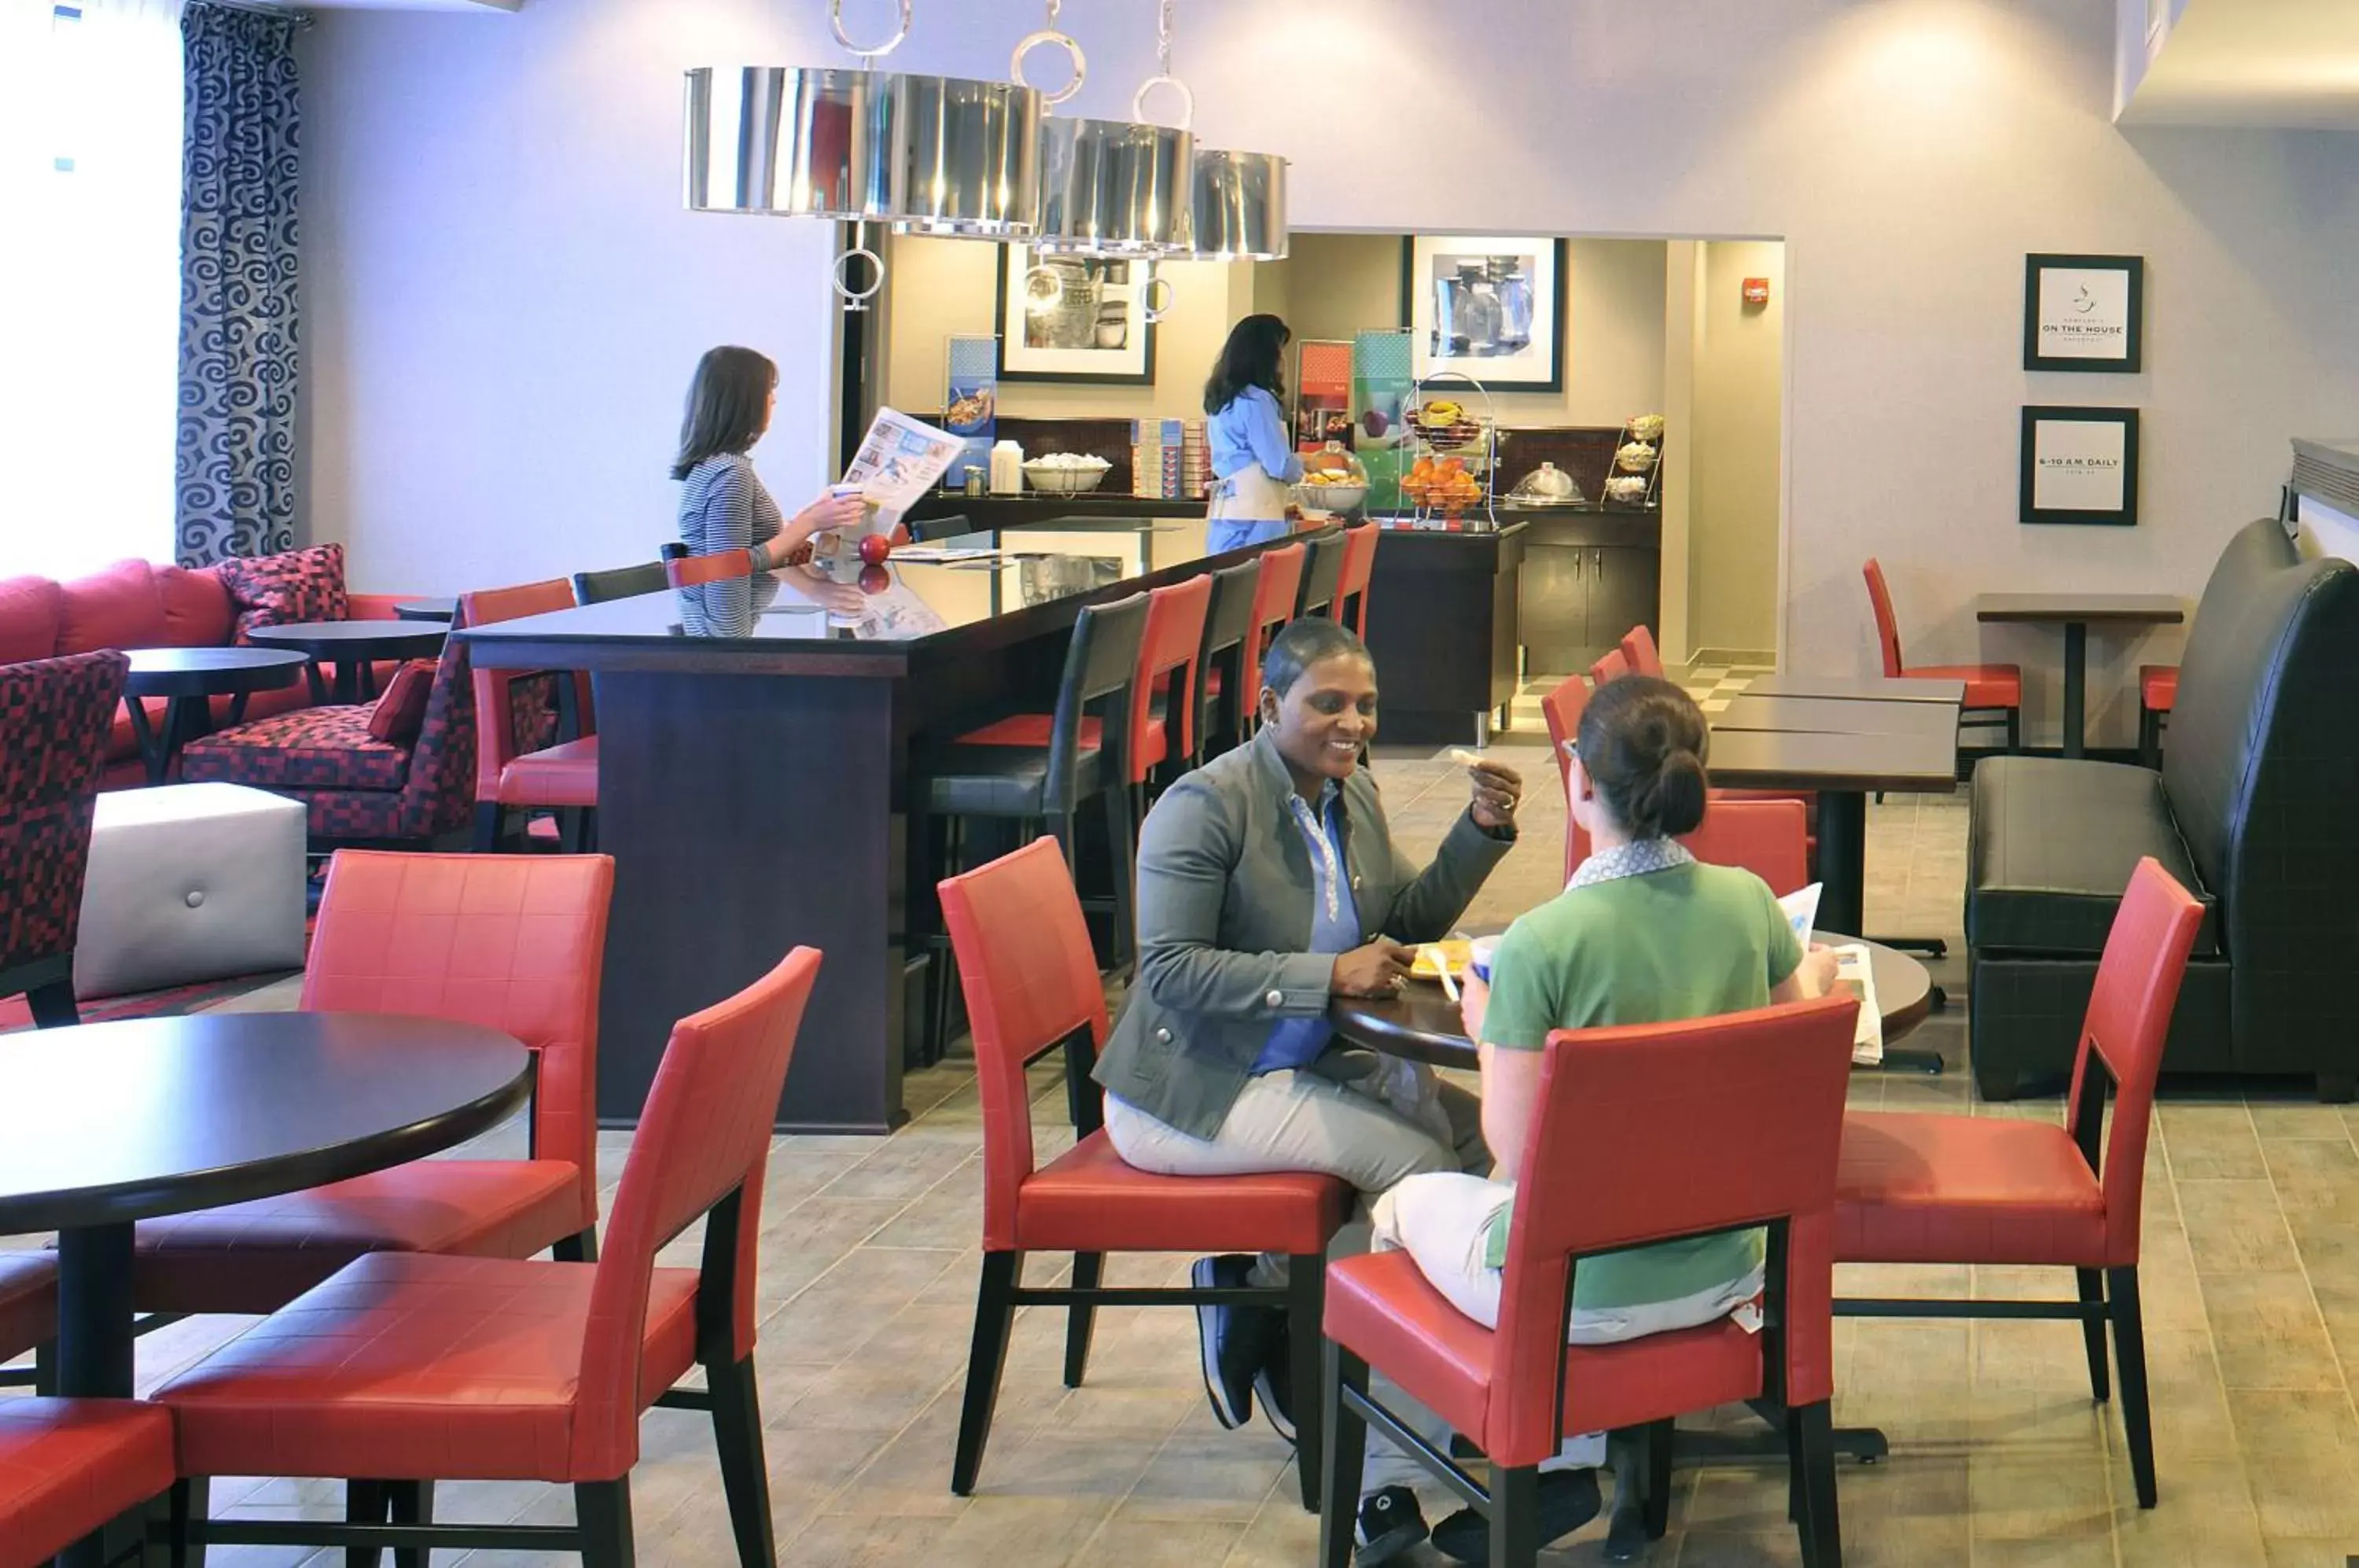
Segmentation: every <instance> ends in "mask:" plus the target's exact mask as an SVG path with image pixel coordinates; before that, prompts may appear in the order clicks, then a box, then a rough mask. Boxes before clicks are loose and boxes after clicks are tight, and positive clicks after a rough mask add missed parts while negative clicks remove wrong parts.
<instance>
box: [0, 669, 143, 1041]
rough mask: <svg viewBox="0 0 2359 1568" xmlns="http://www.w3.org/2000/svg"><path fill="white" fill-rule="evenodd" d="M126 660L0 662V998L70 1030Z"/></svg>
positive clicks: (48, 1025) (76, 1017) (47, 1024)
mask: <svg viewBox="0 0 2359 1568" xmlns="http://www.w3.org/2000/svg"><path fill="white" fill-rule="evenodd" d="M130 673H131V661H130V660H129V659H125V657H124V656H123V655H122V654H120V653H117V652H114V650H112V649H102V650H100V651H98V652H95V653H76V654H69V655H67V656H66V657H64V658H62V659H27V660H25V661H24V662H22V663H17V664H6V665H0V893H5V896H0V996H15V995H16V994H17V993H18V992H20V991H21V992H23V993H24V994H25V1000H26V1002H27V1005H28V1006H29V1007H30V1008H31V1010H32V1014H33V1022H34V1023H35V1024H37V1025H38V1026H39V1027H40V1028H42V1029H71V1027H72V1026H74V1025H75V1024H78V1023H80V1022H81V1021H82V1014H81V1013H80V1011H79V1010H78V1009H76V1007H74V994H73V954H74V939H75V938H76V937H77V936H79V935H80V934H81V931H82V882H83V880H84V878H85V877H86V875H87V873H88V872H89V870H90V824H91V819H92V817H93V816H94V815H95V814H96V812H97V811H98V783H99V776H100V774H101V773H103V771H104V769H105V757H106V737H107V735H108V732H109V731H110V729H111V728H112V727H113V725H114V707H115V704H116V703H117V702H121V701H122V699H123V686H124V682H125V681H126V680H127V679H129V677H130Z"/></svg>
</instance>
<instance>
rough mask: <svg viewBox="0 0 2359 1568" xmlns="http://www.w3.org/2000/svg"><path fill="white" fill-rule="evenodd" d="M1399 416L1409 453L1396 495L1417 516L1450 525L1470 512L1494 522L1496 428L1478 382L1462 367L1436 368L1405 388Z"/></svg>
mask: <svg viewBox="0 0 2359 1568" xmlns="http://www.w3.org/2000/svg"><path fill="white" fill-rule="evenodd" d="M1444 384H1446V385H1444ZM1405 417H1406V422H1407V424H1408V437H1409V448H1410V451H1409V453H1408V456H1409V463H1408V468H1407V469H1406V470H1404V471H1403V473H1402V474H1401V482H1400V488H1401V495H1402V496H1403V497H1404V498H1406V499H1407V500H1408V501H1409V502H1410V503H1411V504H1412V505H1413V506H1416V508H1417V511H1418V515H1419V517H1440V518H1442V519H1444V520H1445V521H1450V522H1453V523H1454V522H1456V521H1457V520H1458V519H1459V518H1461V517H1465V516H1467V515H1468V514H1470V513H1473V514H1479V515H1480V516H1481V517H1483V518H1484V519H1485V520H1487V521H1489V522H1492V523H1494V524H1495V523H1496V522H1497V520H1498V519H1497V518H1496V517H1495V516H1494V515H1493V513H1492V511H1491V485H1492V479H1493V471H1494V470H1495V468H1496V467H1497V465H1498V457H1499V430H1498V424H1497V421H1496V419H1495V417H1494V411H1493V408H1492V404H1491V395H1490V393H1489V392H1487V391H1485V390H1484V387H1483V384H1482V383H1481V382H1479V381H1477V380H1475V379H1474V378H1473V376H1468V375H1466V374H1465V373H1463V372H1462V371H1455V370H1444V371H1440V372H1437V373H1436V374H1434V375H1433V376H1429V377H1427V378H1426V379H1425V380H1423V381H1421V382H1419V383H1418V384H1417V385H1416V386H1415V387H1413V388H1412V389H1411V394H1410V397H1409V400H1408V408H1407V409H1406V416H1405Z"/></svg>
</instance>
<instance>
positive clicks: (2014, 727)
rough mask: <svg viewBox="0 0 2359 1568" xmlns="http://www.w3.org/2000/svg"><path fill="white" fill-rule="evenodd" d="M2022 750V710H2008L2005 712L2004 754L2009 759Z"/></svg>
mask: <svg viewBox="0 0 2359 1568" xmlns="http://www.w3.org/2000/svg"><path fill="white" fill-rule="evenodd" d="M2022 750H2023V710H2022V709H2021V708H2009V709H2008V710H2007V711H2006V754H2007V755H2008V756H2009V757H2013V756H2016V755H2017V753H2019V752H2021V751H2022Z"/></svg>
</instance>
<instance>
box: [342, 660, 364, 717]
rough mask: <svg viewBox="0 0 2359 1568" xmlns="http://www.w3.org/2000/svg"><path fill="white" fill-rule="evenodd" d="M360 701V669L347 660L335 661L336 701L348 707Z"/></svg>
mask: <svg viewBox="0 0 2359 1568" xmlns="http://www.w3.org/2000/svg"><path fill="white" fill-rule="evenodd" d="M360 700H361V667H360V666H359V665H357V664H355V663H353V661H352V660H351V659H338V660H336V701H337V702H340V703H342V704H343V705H345V706H347V707H349V706H351V705H352V704H353V703H354V702H359V701H360Z"/></svg>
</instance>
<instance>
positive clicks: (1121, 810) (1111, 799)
mask: <svg viewBox="0 0 2359 1568" xmlns="http://www.w3.org/2000/svg"><path fill="white" fill-rule="evenodd" d="M1105 800H1106V859H1107V860H1108V861H1109V862H1111V863H1112V868H1113V873H1114V950H1113V951H1114V967H1115V968H1116V969H1117V970H1119V969H1120V968H1122V967H1123V966H1124V965H1125V964H1127V963H1128V962H1129V961H1130V958H1131V949H1132V948H1133V947H1135V946H1136V944H1137V941H1138V917H1137V915H1136V912H1135V909H1134V900H1135V899H1136V896H1137V892H1138V844H1137V819H1136V817H1135V816H1133V815H1132V813H1131V800H1130V791H1129V790H1128V789H1125V788H1124V787H1123V786H1121V785H1119V784H1117V785H1115V786H1114V787H1113V788H1112V789H1108V790H1106V792H1105Z"/></svg>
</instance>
